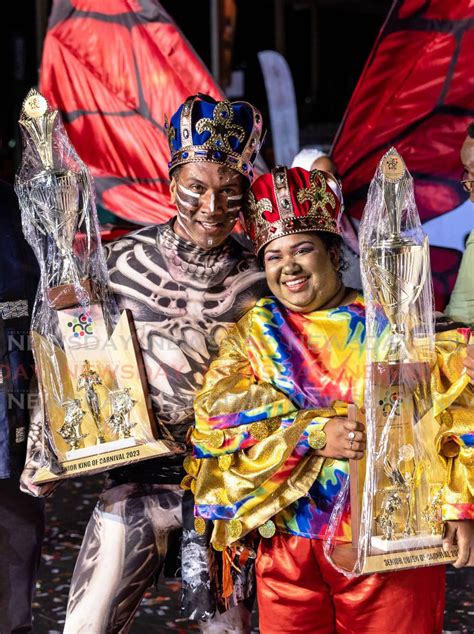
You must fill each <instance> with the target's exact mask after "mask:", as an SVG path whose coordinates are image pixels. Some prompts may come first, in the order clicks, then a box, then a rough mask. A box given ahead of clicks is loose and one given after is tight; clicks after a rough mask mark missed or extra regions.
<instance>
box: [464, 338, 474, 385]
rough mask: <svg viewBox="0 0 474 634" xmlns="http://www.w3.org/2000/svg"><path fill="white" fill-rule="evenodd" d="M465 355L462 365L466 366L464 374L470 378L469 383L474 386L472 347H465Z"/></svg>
mask: <svg viewBox="0 0 474 634" xmlns="http://www.w3.org/2000/svg"><path fill="white" fill-rule="evenodd" d="M466 351H467V355H466V358H465V359H464V365H465V366H466V372H467V373H468V375H469V377H470V378H471V383H472V384H473V385H474V345H470V346H467V348H466Z"/></svg>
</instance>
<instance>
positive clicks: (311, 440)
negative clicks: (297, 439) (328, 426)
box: [308, 429, 327, 449]
mask: <svg viewBox="0 0 474 634" xmlns="http://www.w3.org/2000/svg"><path fill="white" fill-rule="evenodd" d="M326 443H327V437H326V433H325V432H324V431H323V430H322V429H318V430H317V431H316V430H313V431H310V432H309V435H308V445H309V446H310V447H311V449H324V447H325V446H326Z"/></svg>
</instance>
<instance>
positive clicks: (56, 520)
mask: <svg viewBox="0 0 474 634" xmlns="http://www.w3.org/2000/svg"><path fill="white" fill-rule="evenodd" d="M101 487H102V480H101V479H100V478H93V477H90V478H82V479H80V480H73V481H65V482H63V484H61V486H60V487H59V488H58V489H57V490H56V492H55V494H54V496H53V497H52V498H50V499H48V500H47V525H46V537H45V541H44V547H43V557H42V563H41V568H40V572H39V579H38V584H37V591H36V596H35V599H34V603H33V612H34V618H35V622H34V632H35V634H60V632H62V630H63V627H64V619H65V616H66V604H67V596H68V591H69V582H70V579H71V575H72V571H73V568H74V563H75V561H76V557H77V554H78V552H79V548H80V546H81V541H82V535H83V533H84V530H85V528H86V524H87V521H88V519H89V516H90V514H91V513H92V509H93V508H94V505H95V502H96V500H97V497H98V494H99V492H100V490H101ZM447 585H448V589H447V596H446V613H445V624H444V628H445V629H444V631H445V634H473V633H474V573H473V569H472V568H470V569H469V568H467V569H465V570H455V569H454V568H452V567H448V572H447ZM179 589H180V583H179V580H171V579H169V580H166V579H163V578H161V579H160V582H159V584H158V587H157V588H150V589H149V590H147V592H146V593H145V597H144V599H143V601H142V603H141V605H140V608H139V609H138V611H137V613H136V615H135V619H134V622H133V625H132V628H131V630H130V634H144V633H145V632H146V634H165V633H166V632H174V633H175V634H188V632H189V633H192V632H197V631H199V628H198V627H197V625H196V624H195V623H192V622H190V621H188V620H187V619H183V617H182V616H181V614H180V612H179ZM253 623H254V629H253V633H254V634H255V633H256V632H258V628H257V615H256V614H254V618H253ZM91 634H93V633H92V632H91ZM94 634H95V633H94Z"/></svg>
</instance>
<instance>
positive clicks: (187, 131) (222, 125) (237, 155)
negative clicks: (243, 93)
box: [165, 94, 262, 182]
mask: <svg viewBox="0 0 474 634" xmlns="http://www.w3.org/2000/svg"><path fill="white" fill-rule="evenodd" d="M165 129H166V134H167V137H168V143H169V147H170V152H171V161H170V162H169V164H168V167H169V170H170V173H171V172H172V170H173V169H174V168H175V167H178V166H179V165H184V164H185V163H192V162H203V161H208V162H211V163H220V164H221V165H225V166H227V167H230V168H231V169H234V170H236V171H238V172H239V173H241V174H243V175H244V176H245V177H247V178H248V179H249V180H250V182H252V180H253V177H254V169H253V167H254V163H255V160H256V158H257V155H258V152H259V150H260V145H261V140H262V115H261V114H260V112H259V111H258V110H257V108H255V107H254V106H252V105H251V104H249V103H247V102H246V101H228V100H226V99H225V100H222V101H216V100H215V99H212V98H211V97H209V96H208V95H202V94H198V95H193V96H192V97H188V98H187V99H186V101H185V102H184V103H183V104H182V105H181V106H180V107H179V109H178V110H177V112H176V113H175V114H174V115H173V116H172V117H171V120H170V121H169V122H168V121H166V122H165Z"/></svg>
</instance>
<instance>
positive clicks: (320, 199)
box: [297, 170, 336, 227]
mask: <svg viewBox="0 0 474 634" xmlns="http://www.w3.org/2000/svg"><path fill="white" fill-rule="evenodd" d="M309 182H310V187H304V188H303V189H300V190H299V192H298V194H297V198H298V202H300V203H304V202H305V201H309V202H310V204H311V206H310V208H309V211H308V216H316V217H319V218H321V219H322V220H323V221H324V224H329V225H330V226H331V227H334V218H333V217H332V216H331V214H330V213H329V211H328V210H327V206H328V205H329V207H330V208H331V209H336V198H335V196H334V194H332V193H330V192H328V191H326V181H325V179H324V177H323V175H322V174H321V173H320V172H319V171H318V170H313V171H312V172H311V173H310V175H309ZM318 210H319V214H318Z"/></svg>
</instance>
